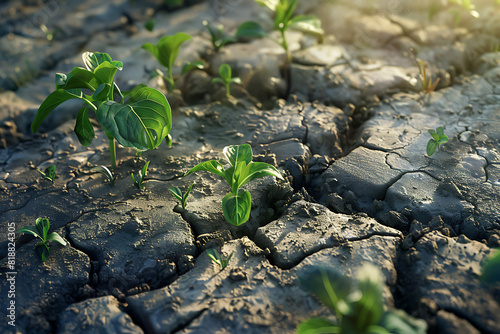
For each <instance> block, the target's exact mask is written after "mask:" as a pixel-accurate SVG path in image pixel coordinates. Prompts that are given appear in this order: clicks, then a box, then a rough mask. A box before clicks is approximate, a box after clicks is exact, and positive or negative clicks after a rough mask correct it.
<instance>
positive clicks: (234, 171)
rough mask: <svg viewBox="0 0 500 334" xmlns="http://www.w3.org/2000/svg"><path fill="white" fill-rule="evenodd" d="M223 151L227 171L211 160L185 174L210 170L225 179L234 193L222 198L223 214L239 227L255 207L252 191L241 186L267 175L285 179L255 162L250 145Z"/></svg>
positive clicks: (273, 168) (275, 171) (270, 166)
mask: <svg viewBox="0 0 500 334" xmlns="http://www.w3.org/2000/svg"><path fill="white" fill-rule="evenodd" d="M222 152H223V155H224V157H225V159H226V160H227V161H228V162H229V165H230V166H229V167H228V168H227V169H224V165H223V164H221V163H220V162H219V161H217V160H209V161H205V162H202V163H200V164H198V165H196V166H195V167H193V168H192V169H191V170H189V171H188V172H187V173H186V175H188V174H190V173H192V172H196V171H208V172H211V173H214V174H216V175H219V176H220V177H222V178H223V179H224V180H226V182H227V183H228V185H229V187H230V188H231V192H230V193H228V194H227V195H226V196H225V197H224V198H223V199H222V212H223V213H224V217H225V218H226V220H227V221H228V222H229V223H231V224H233V225H236V226H239V225H241V224H243V223H245V222H246V221H247V220H248V219H249V218H250V211H251V207H252V197H251V195H250V192H249V191H248V190H243V189H241V187H242V186H243V185H245V184H247V183H248V182H250V181H252V180H253V179H256V178H260V177H264V176H275V177H277V178H279V179H283V177H282V176H281V174H280V173H279V172H278V170H277V169H276V168H275V167H274V166H272V165H270V164H267V163H265V162H252V147H251V146H250V145H249V144H243V145H232V146H226V147H224V149H223V151H222Z"/></svg>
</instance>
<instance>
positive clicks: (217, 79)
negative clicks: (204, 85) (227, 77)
mask: <svg viewBox="0 0 500 334" xmlns="http://www.w3.org/2000/svg"><path fill="white" fill-rule="evenodd" d="M211 82H212V83H221V84H223V85H225V84H226V82H225V81H224V80H222V79H221V78H212V81H211Z"/></svg>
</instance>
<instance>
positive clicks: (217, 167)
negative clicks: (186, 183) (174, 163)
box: [184, 160, 226, 178]
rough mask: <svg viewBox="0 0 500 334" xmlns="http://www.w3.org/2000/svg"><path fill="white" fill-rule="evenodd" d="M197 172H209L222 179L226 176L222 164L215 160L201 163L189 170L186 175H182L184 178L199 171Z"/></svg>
mask: <svg viewBox="0 0 500 334" xmlns="http://www.w3.org/2000/svg"><path fill="white" fill-rule="evenodd" d="M199 170H201V171H207V172H211V173H214V174H216V175H219V176H221V177H223V178H225V176H226V173H225V171H224V166H222V164H221V163H220V162H218V161H216V160H209V161H205V162H201V163H199V164H197V165H196V166H194V167H193V168H191V169H190V170H189V171H188V172H187V173H186V174H184V176H186V175H188V174H191V173H192V172H196V171H199Z"/></svg>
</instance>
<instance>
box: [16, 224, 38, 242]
mask: <svg viewBox="0 0 500 334" xmlns="http://www.w3.org/2000/svg"><path fill="white" fill-rule="evenodd" d="M17 233H28V234H31V235H33V236H35V237H38V238H40V239H42V237H43V231H42V234H38V229H37V228H36V227H35V226H25V227H22V228H20V229H19V230H17Z"/></svg>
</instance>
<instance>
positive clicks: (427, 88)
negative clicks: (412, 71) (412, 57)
mask: <svg viewBox="0 0 500 334" xmlns="http://www.w3.org/2000/svg"><path fill="white" fill-rule="evenodd" d="M417 65H418V71H419V77H420V81H421V82H422V90H423V91H424V92H425V93H426V94H425V95H426V96H427V95H429V94H430V93H431V92H433V91H434V90H436V87H437V85H438V83H439V80H441V78H437V79H436V81H434V83H433V82H432V77H427V72H426V70H425V64H424V62H423V61H422V60H421V59H417Z"/></svg>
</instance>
